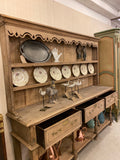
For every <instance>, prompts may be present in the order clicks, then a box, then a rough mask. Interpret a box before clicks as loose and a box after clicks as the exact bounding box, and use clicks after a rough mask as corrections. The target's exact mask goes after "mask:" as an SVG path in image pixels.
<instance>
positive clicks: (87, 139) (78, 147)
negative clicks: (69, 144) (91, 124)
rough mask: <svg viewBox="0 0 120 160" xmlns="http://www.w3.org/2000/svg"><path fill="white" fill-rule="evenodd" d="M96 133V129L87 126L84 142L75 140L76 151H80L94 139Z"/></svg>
mask: <svg viewBox="0 0 120 160" xmlns="http://www.w3.org/2000/svg"><path fill="white" fill-rule="evenodd" d="M95 136H96V134H94V129H90V128H87V132H85V140H84V141H83V142H77V141H76V142H75V151H76V152H77V153H78V152H80V151H81V150H82V149H83V148H84V147H85V146H86V145H87V144H88V143H89V142H90V141H91V140H92V139H94V138H95Z"/></svg>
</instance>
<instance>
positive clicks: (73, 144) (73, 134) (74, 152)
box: [72, 132, 77, 160]
mask: <svg viewBox="0 0 120 160" xmlns="http://www.w3.org/2000/svg"><path fill="white" fill-rule="evenodd" d="M72 152H73V154H74V160H77V153H76V150H75V132H73V133H72Z"/></svg>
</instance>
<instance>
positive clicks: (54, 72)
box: [50, 67, 62, 81]
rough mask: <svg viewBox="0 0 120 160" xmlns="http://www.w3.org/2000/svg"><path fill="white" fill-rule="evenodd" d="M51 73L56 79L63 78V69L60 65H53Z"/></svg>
mask: <svg viewBox="0 0 120 160" xmlns="http://www.w3.org/2000/svg"><path fill="white" fill-rule="evenodd" d="M50 75H51V77H52V78H53V79H54V80H56V81H58V80H61V79H62V74H61V71H60V69H59V68H58V67H51V68H50Z"/></svg>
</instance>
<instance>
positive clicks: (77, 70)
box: [72, 65, 80, 77]
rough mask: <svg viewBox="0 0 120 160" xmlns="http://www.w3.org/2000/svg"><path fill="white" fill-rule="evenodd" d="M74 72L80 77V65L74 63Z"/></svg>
mask: <svg viewBox="0 0 120 160" xmlns="http://www.w3.org/2000/svg"><path fill="white" fill-rule="evenodd" d="M72 73H73V75H74V76H75V77H78V76H79V75H80V68H79V65H73V66H72Z"/></svg>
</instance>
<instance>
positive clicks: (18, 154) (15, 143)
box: [12, 137, 22, 160]
mask: <svg viewBox="0 0 120 160" xmlns="http://www.w3.org/2000/svg"><path fill="white" fill-rule="evenodd" d="M12 138H13V146H14V152H15V160H22V154H21V145H20V142H19V141H18V140H17V139H16V138H14V137H12Z"/></svg>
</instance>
